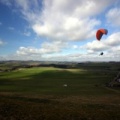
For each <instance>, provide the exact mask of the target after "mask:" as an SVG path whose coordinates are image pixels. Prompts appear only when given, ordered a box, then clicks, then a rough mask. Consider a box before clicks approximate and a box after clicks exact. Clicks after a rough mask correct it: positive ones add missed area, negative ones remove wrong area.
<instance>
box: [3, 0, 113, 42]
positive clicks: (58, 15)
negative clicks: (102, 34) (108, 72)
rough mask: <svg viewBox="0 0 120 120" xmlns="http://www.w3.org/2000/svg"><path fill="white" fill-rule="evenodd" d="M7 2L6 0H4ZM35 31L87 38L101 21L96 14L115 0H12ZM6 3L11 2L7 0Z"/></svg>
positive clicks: (64, 37) (56, 36) (54, 36)
mask: <svg viewBox="0 0 120 120" xmlns="http://www.w3.org/2000/svg"><path fill="white" fill-rule="evenodd" d="M2 1H3V0H2ZM12 1H14V3H15V5H16V8H19V10H20V11H21V13H22V15H23V17H24V19H26V20H27V21H28V22H29V23H30V25H31V27H32V29H33V30H34V32H35V33H36V34H37V35H39V36H45V37H48V38H49V39H51V40H55V39H57V40H64V41H69V40H85V39H89V38H91V37H93V36H94V32H95V27H96V26H97V25H99V24H100V23H101V22H100V21H99V20H98V19H95V18H94V17H93V16H95V15H98V14H100V13H101V12H103V11H104V10H105V9H106V8H107V7H108V6H109V5H110V4H112V2H113V0H106V1H105V0H100V1H98V0H77V1H74V0H43V3H42V5H40V2H39V0H31V1H29V0H12ZM6 3H11V2H10V1H9V2H8V0H6Z"/></svg>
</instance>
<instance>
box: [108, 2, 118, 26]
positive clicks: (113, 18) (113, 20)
mask: <svg viewBox="0 0 120 120" xmlns="http://www.w3.org/2000/svg"><path fill="white" fill-rule="evenodd" d="M119 4H120V3H119ZM106 18H107V20H108V23H110V24H111V25H114V26H118V27H120V8H112V9H110V10H109V11H108V13H107V14H106Z"/></svg>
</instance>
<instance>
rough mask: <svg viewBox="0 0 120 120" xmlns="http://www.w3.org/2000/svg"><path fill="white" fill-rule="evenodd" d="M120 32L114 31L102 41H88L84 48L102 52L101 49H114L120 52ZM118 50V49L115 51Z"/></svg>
mask: <svg viewBox="0 0 120 120" xmlns="http://www.w3.org/2000/svg"><path fill="white" fill-rule="evenodd" d="M119 36H120V32H117V33H113V34H111V35H110V36H108V37H107V38H106V39H102V40H101V41H97V40H94V41H92V42H88V43H87V44H86V45H84V46H83V47H82V48H83V49H87V51H88V52H93V53H94V52H100V51H112V52H113V53H115V52H116V51H117V50H118V52H119V54H120V51H119V47H120V44H119V43H120V39H119ZM115 50H116V51H115Z"/></svg>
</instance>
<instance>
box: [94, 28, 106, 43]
mask: <svg viewBox="0 0 120 120" xmlns="http://www.w3.org/2000/svg"><path fill="white" fill-rule="evenodd" d="M107 33H108V30H107V29H99V30H98V31H97V32H96V38H97V40H99V41H100V40H101V38H102V36H103V34H105V35H107Z"/></svg>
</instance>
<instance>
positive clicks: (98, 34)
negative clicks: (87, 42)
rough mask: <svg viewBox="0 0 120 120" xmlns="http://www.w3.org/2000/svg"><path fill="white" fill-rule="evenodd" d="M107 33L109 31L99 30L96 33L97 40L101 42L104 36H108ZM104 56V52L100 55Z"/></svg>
mask: <svg viewBox="0 0 120 120" xmlns="http://www.w3.org/2000/svg"><path fill="white" fill-rule="evenodd" d="M107 33H108V30H107V29H99V30H97V32H96V39H97V40H99V41H100V40H101V38H102V36H103V35H104V34H105V35H107ZM103 54H104V53H103V52H101V53H100V55H103Z"/></svg>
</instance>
